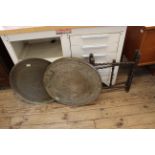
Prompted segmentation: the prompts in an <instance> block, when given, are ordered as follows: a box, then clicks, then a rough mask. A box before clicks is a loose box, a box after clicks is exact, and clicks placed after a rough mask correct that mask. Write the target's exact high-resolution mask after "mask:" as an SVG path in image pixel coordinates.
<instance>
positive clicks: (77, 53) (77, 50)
mask: <svg viewBox="0 0 155 155" xmlns="http://www.w3.org/2000/svg"><path fill="white" fill-rule="evenodd" d="M117 48H118V44H117V43H115V44H111V45H107V44H101V45H83V46H71V49H72V56H74V57H81V56H82V55H89V54H90V53H93V54H104V55H108V54H115V55H116V54H117Z"/></svg>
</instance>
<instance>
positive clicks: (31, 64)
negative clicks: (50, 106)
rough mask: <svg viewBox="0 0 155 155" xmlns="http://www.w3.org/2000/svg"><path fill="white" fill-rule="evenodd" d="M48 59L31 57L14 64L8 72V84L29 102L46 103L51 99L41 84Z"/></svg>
mask: <svg viewBox="0 0 155 155" xmlns="http://www.w3.org/2000/svg"><path fill="white" fill-rule="evenodd" d="M49 64H50V62H49V61H46V60H43V59H39V58H32V59H26V60H23V61H21V62H19V63H18V64H16V65H15V66H14V67H13V68H12V70H11V72H10V85H11V87H12V89H13V90H14V92H15V93H16V95H17V96H18V97H20V98H21V99H23V100H24V101H26V102H29V103H47V102H51V101H52V99H51V97H50V96H49V95H48V93H47V92H46V90H45V88H44V85H43V75H44V72H45V70H46V68H47V66H48V65H49Z"/></svg>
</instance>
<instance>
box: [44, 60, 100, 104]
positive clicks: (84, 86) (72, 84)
mask: <svg viewBox="0 0 155 155" xmlns="http://www.w3.org/2000/svg"><path fill="white" fill-rule="evenodd" d="M43 81H44V86H45V88H46V90H47V92H48V94H49V95H50V96H51V97H52V98H53V99H54V100H56V101H57V102H59V103H63V104H66V105H71V106H79V105H86V104H91V103H93V101H94V100H95V99H96V98H97V97H98V96H99V94H100V92H101V89H102V85H101V78H100V76H99V74H98V72H97V71H96V70H95V69H94V67H93V66H91V65H90V64H87V63H86V62H85V61H83V60H81V59H79V58H61V59H58V60H56V61H55V62H53V63H52V64H50V65H49V66H48V67H47V70H46V71H45V74H44V79H43Z"/></svg>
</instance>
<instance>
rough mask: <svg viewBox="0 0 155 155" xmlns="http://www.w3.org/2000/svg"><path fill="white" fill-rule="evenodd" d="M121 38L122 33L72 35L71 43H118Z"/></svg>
mask: <svg viewBox="0 0 155 155" xmlns="http://www.w3.org/2000/svg"><path fill="white" fill-rule="evenodd" d="M119 38H120V33H115V34H91V35H75V36H70V40H71V45H89V44H90V45H91V44H109V43H110V44H111V43H118V42H119Z"/></svg>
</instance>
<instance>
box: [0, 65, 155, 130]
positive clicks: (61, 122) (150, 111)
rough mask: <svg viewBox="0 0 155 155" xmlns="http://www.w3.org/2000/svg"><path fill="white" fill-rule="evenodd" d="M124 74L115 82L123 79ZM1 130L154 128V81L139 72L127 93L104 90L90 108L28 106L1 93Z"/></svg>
mask: <svg viewBox="0 0 155 155" xmlns="http://www.w3.org/2000/svg"><path fill="white" fill-rule="evenodd" d="M124 77H125V75H124V70H121V71H120V74H119V77H118V80H122V79H124ZM0 128H51V129H52V128H64V129H66V128H69V129H74V128H82V129H85V128H86V129H87V128H99V129H101V128H130V129H133V128H136V129H137V128H144V129H145V128H155V77H154V76H152V75H151V74H150V73H149V72H148V71H147V70H145V68H140V69H139V70H138V71H137V73H136V76H135V78H134V81H133V85H132V88H131V90H130V92H129V93H126V92H125V91H122V90H117V91H107V90H103V91H102V93H101V95H100V96H99V98H98V99H97V100H96V101H95V102H94V104H93V105H88V106H82V107H68V106H65V105H62V104H58V103H49V104H28V103H25V102H23V101H21V100H19V99H18V98H17V97H16V96H15V94H14V93H13V91H12V90H11V89H8V90H1V91H0Z"/></svg>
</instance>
